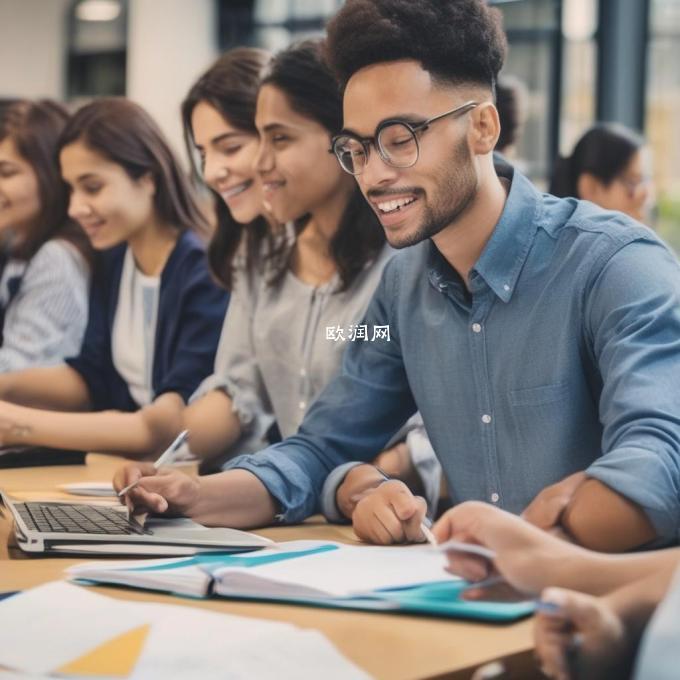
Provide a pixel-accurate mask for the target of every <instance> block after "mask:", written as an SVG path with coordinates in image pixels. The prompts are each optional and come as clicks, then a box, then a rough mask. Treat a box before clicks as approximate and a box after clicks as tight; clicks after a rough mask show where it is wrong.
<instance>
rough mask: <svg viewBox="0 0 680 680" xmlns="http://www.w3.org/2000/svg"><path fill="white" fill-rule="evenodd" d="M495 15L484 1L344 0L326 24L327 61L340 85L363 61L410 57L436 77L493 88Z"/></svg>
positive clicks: (498, 50)
mask: <svg viewBox="0 0 680 680" xmlns="http://www.w3.org/2000/svg"><path fill="white" fill-rule="evenodd" d="M501 19H502V15H501V13H500V11H499V10H497V9H494V8H490V7H489V6H488V5H487V3H486V1H485V0H417V1H416V0H347V2H345V4H344V5H343V6H342V7H341V9H340V10H339V12H338V13H337V14H336V15H335V16H334V17H333V18H332V19H331V21H330V22H329V24H328V27H327V34H328V38H327V40H328V54H329V62H330V64H331V66H332V68H333V70H334V71H335V73H336V75H337V77H338V79H339V80H340V83H341V84H342V86H343V87H344V86H345V85H346V84H347V81H348V80H349V79H350V78H351V77H352V75H354V74H355V73H356V72H357V71H359V70H360V69H362V68H364V67H365V66H370V65H372V64H378V63H382V62H386V61H397V60H399V59H413V60H415V61H417V62H420V64H421V65H422V67H423V68H424V69H425V70H426V71H428V72H429V73H430V74H431V75H432V76H433V77H434V78H435V79H437V80H440V81H443V82H446V83H450V84H454V85H458V84H461V83H475V84H480V85H485V86H488V87H490V88H491V89H493V87H494V85H495V82H496V80H497V76H498V72H499V71H500V70H501V68H502V66H503V61H504V60H505V53H506V50H507V42H506V39H505V34H504V32H503V29H502V21H501Z"/></svg>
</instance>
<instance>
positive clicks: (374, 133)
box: [116, 0, 680, 550]
mask: <svg viewBox="0 0 680 680" xmlns="http://www.w3.org/2000/svg"><path fill="white" fill-rule="evenodd" d="M328 48H329V56H330V61H331V64H332V66H333V67H334V68H335V70H336V72H337V73H338V76H339V79H340V82H341V84H342V86H343V87H344V129H343V130H342V131H341V132H340V133H339V134H338V135H337V136H335V137H334V139H333V141H332V149H333V152H334V153H336V155H337V156H338V160H339V162H340V163H341V165H342V167H343V168H344V169H345V170H347V171H348V172H350V173H352V174H353V175H355V176H356V179H357V182H358V184H359V187H360V188H361V190H362V192H363V193H364V195H365V197H366V199H367V200H368V201H369V203H370V204H371V206H373V208H374V210H375V212H376V214H377V215H378V217H379V219H380V221H381V223H382V225H383V228H384V229H385V233H386V235H387V238H388V240H389V242H390V243H391V245H393V246H394V247H395V248H403V249H404V250H403V252H401V253H399V254H398V255H397V256H395V257H394V258H393V260H392V261H391V262H390V264H388V266H387V268H386V270H385V272H384V275H383V278H382V282H381V284H380V286H379V288H378V290H377V292H376V294H375V297H374V299H373V301H372V303H371V305H370V307H369V310H368V312H367V315H366V318H365V320H364V324H366V325H367V326H368V327H369V328H370V327H373V328H375V327H380V328H388V329H389V333H388V334H386V335H385V334H382V335H381V337H380V338H378V339H375V340H371V341H368V340H366V341H362V342H348V343H347V352H346V355H345V361H344V365H343V370H342V373H341V375H340V376H339V377H337V378H336V379H335V380H334V381H332V382H331V383H330V385H329V386H328V387H327V389H326V390H325V391H324V392H323V394H322V395H321V396H320V397H319V399H318V400H317V401H316V402H315V404H314V405H313V406H312V407H311V409H310V411H309V413H308V415H307V417H306V418H305V420H304V422H303V424H302V426H301V428H300V430H299V432H298V434H297V435H295V436H293V437H291V438H289V439H287V440H285V441H283V442H281V443H280V444H277V445H275V446H272V447H270V448H268V449H266V450H264V451H261V452H259V453H258V454H255V455H253V456H241V457H238V458H236V459H234V460H233V461H231V462H230V464H229V468H230V469H229V470H227V471H225V472H222V473H220V474H218V475H214V476H211V477H204V478H201V479H200V480H196V479H191V478H189V477H181V476H179V475H178V474H177V473H173V474H170V475H163V476H156V477H154V476H149V477H148V478H145V479H144V480H143V481H142V483H141V484H140V485H139V486H138V487H136V489H135V491H134V494H133V495H131V499H130V500H131V501H132V502H134V503H135V504H138V505H142V506H146V507H149V508H151V509H153V510H156V511H165V510H168V509H169V510H170V511H174V512H181V513H186V514H189V515H191V516H192V517H194V518H195V519H197V521H200V522H203V523H206V524H224V525H230V526H238V527H244V526H256V525H262V524H267V523H270V522H272V521H274V520H275V519H277V520H279V521H285V522H298V521H301V520H302V519H304V518H305V517H307V516H308V515H310V514H312V513H313V512H315V511H317V509H318V508H319V506H320V502H321V487H322V485H323V483H324V480H326V479H327V478H328V481H327V487H329V485H330V488H331V489H332V491H333V492H334V486H333V484H337V482H338V473H337V470H336V471H335V472H333V474H332V475H331V476H330V477H329V473H331V471H333V469H334V468H335V467H336V466H338V465H339V464H343V463H347V464H350V462H351V461H365V460H368V459H369V458H370V456H371V455H372V453H373V452H374V451H376V450H380V448H381V447H382V446H383V445H384V443H385V442H386V441H387V440H388V439H389V438H390V436H391V435H392V434H393V433H394V432H395V431H396V430H397V429H398V427H399V425H400V424H401V423H402V422H404V421H405V420H406V419H407V418H408V417H409V416H410V415H411V414H412V413H413V412H415V410H416V409H418V410H420V412H421V414H422V416H423V419H424V421H425V425H426V428H427V431H428V433H429V435H430V438H431V441H432V444H433V446H434V449H435V451H436V452H437V455H438V457H439V459H440V462H441V464H442V467H443V469H444V473H445V475H446V478H447V481H448V484H449V490H450V493H451V496H452V500H453V502H454V503H459V502H461V501H464V500H469V499H478V500H485V501H487V502H489V503H492V504H494V505H496V506H498V507H502V508H505V509H507V510H510V511H512V512H515V513H521V512H523V511H524V512H525V514H527V515H529V516H530V518H531V519H534V521H536V522H537V523H539V524H542V525H544V526H551V525H557V524H560V523H561V526H562V528H563V529H565V530H566V531H567V532H568V533H570V534H571V537H572V538H574V539H575V540H577V541H579V542H582V543H584V544H587V545H590V546H592V547H596V548H603V549H604V548H607V549H619V550H624V549H627V548H632V547H634V546H638V545H641V544H644V543H647V542H649V541H651V540H653V539H659V540H665V541H671V540H677V533H678V518H680V498H679V496H678V489H680V390H678V388H677V386H678V384H680V380H679V378H680V305H679V301H680V270H679V268H678V264H677V262H676V260H675V258H674V256H673V255H672V254H671V253H670V252H669V251H668V249H667V248H666V247H665V246H664V245H663V244H662V243H661V242H660V241H659V240H658V239H657V238H656V237H655V236H654V235H653V234H652V233H651V232H650V231H649V230H647V229H645V228H644V227H643V226H642V225H639V224H638V223H636V222H634V221H632V220H630V219H628V218H626V217H624V216H622V215H620V214H617V213H606V212H603V211H601V210H598V209H596V208H595V207H594V206H592V205H591V204H588V203H579V202H577V201H574V200H559V199H556V198H554V197H551V196H548V195H544V194H541V193H539V192H538V191H537V190H536V189H535V188H534V187H533V186H532V185H531V184H530V183H529V182H528V180H527V179H526V178H524V177H523V176H522V175H521V174H520V173H519V172H517V171H515V172H514V173H512V172H510V173H509V175H508V176H507V177H499V175H498V174H497V172H496V169H495V168H494V164H493V156H492V152H493V148H494V145H495V142H496V140H497V138H498V134H499V123H498V114H497V112H496V109H495V107H494V104H493V99H494V94H493V92H494V83H495V81H496V78H497V75H498V72H499V71H500V69H501V67H502V64H503V59H504V54H505V39H504V36H503V33H502V30H501V27H500V21H499V13H498V12H497V11H496V10H492V9H489V8H488V7H487V5H486V3H485V2H483V1H482V0H420V1H419V2H412V0H348V1H347V2H346V3H345V5H344V6H343V8H342V9H341V10H340V12H339V13H338V14H337V16H336V17H335V18H334V19H333V20H332V21H331V23H330V25H329V28H328ZM340 469H341V470H343V469H342V468H340ZM345 472H347V470H346V468H345V469H344V470H343V474H344V473H345ZM141 474H149V475H152V474H153V471H152V469H151V466H146V467H142V466H134V467H132V468H128V469H127V470H126V471H123V472H121V473H119V475H118V476H117V479H116V485H117V486H122V485H124V484H126V483H129V482H131V481H134V480H135V479H136V478H137V477H139V476H140V475H141ZM163 477H165V479H163ZM561 480H562V481H561ZM383 482H384V478H383V476H382V475H381V473H380V471H378V470H376V469H375V468H372V467H371V466H368V465H361V466H357V467H356V468H355V469H352V470H350V471H349V473H348V474H347V478H346V479H345V482H344V484H343V486H342V487H341V489H340V491H339V493H338V505H339V509H340V511H342V512H343V513H344V514H346V515H350V514H352V513H353V514H354V515H355V527H356V528H357V530H358V532H359V533H360V534H361V535H362V536H363V537H365V538H369V539H371V540H374V541H378V542H391V541H402V540H421V539H422V534H421V531H420V522H421V520H422V518H423V516H424V507H423V503H422V501H421V500H419V499H416V498H414V497H412V496H411V495H410V493H409V492H408V491H407V489H406V488H405V487H404V486H403V485H400V483H399V482H396V481H388V482H384V483H383ZM347 485H349V487H350V489H349V492H348V493H346V494H345V496H344V497H343V493H342V492H343V488H345V490H347V489H346V487H347ZM333 495H334V493H332V494H331V501H332V500H333V498H332V496H333ZM358 496H361V497H362V498H361V500H360V501H359V503H358V504H357V500H358ZM326 501H327V502H328V496H326ZM358 516H360V517H361V518H363V519H362V522H361V523H358V522H357V519H358Z"/></svg>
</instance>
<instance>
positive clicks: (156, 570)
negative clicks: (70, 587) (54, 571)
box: [67, 541, 534, 622]
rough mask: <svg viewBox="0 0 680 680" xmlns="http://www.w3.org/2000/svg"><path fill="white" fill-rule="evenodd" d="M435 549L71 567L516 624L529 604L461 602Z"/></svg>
mask: <svg viewBox="0 0 680 680" xmlns="http://www.w3.org/2000/svg"><path fill="white" fill-rule="evenodd" d="M445 564H446V560H445V557H444V555H443V554H442V553H441V552H439V551H437V550H436V549H433V548H431V547H429V546H389V547H385V546H351V545H343V544H340V543H331V542H319V541H291V542H284V543H279V544H277V545H276V546H275V547H272V548H265V549H264V550H259V551H257V553H250V554H241V555H214V554H213V555H196V556H194V557H191V558H183V559H170V560H167V559H166V560H151V561H134V562H94V563H92V562H89V563H86V564H81V565H76V566H74V567H71V568H70V569H69V570H68V572H67V573H68V575H69V576H70V578H71V579H73V580H76V581H78V582H81V583H83V582H84V583H98V584H112V585H114V584H115V585H122V586H129V587H134V588H144V589H148V590H158V591H164V592H170V593H174V594H178V595H184V596H188V597H198V598H204V597H210V596H217V597H226V598H234V599H247V600H267V601H271V602H287V603H295V604H304V605H313V606H323V607H336V608H346V609H361V610H374V611H382V612H403V613H414V614H425V615H433V616H446V617H456V618H469V619H479V620H486V621H497V622H502V621H514V620H516V619H519V618H522V617H524V616H528V615H530V614H531V613H532V612H533V611H534V604H533V602H531V601H526V602H488V601H484V602H477V601H474V602H473V601H467V600H464V599H461V597H460V596H461V593H462V591H463V590H464V589H465V588H466V587H467V586H468V585H469V584H468V583H467V582H466V581H463V580H461V579H458V578H455V577H452V576H451V575H449V574H448V573H447V572H446V571H445V570H444V566H445Z"/></svg>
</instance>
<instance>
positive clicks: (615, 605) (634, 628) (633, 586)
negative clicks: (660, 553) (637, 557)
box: [605, 551, 677, 650]
mask: <svg viewBox="0 0 680 680" xmlns="http://www.w3.org/2000/svg"><path fill="white" fill-rule="evenodd" d="M676 552H677V551H676ZM676 569H677V561H676V563H672V562H671V561H670V560H669V561H668V562H667V563H666V564H665V565H663V566H661V567H660V568H657V569H656V570H654V571H652V572H651V573H649V572H648V573H647V574H646V575H645V576H644V577H641V578H639V579H637V580H635V581H633V582H631V583H628V584H627V585H625V586H623V587H621V588H618V589H617V590H615V591H613V592H612V593H610V594H609V595H607V596H606V597H605V600H606V601H607V603H608V604H609V606H610V607H611V609H612V610H613V611H614V612H616V613H617V614H618V616H619V618H620V619H621V621H622V622H623V624H624V626H625V630H626V636H627V637H628V641H629V647H630V648H631V649H633V650H634V649H637V647H638V644H639V641H640V638H641V637H642V633H643V632H644V630H645V628H646V627H647V624H648V623H649V620H650V618H651V617H652V614H654V612H655V610H656V608H657V606H658V605H659V603H660V602H661V600H663V598H664V597H665V596H666V593H667V592H668V588H669V586H670V583H671V580H672V579H673V575H674V574H675V572H676Z"/></svg>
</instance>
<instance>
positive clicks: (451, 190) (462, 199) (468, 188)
mask: <svg viewBox="0 0 680 680" xmlns="http://www.w3.org/2000/svg"><path fill="white" fill-rule="evenodd" d="M441 176H442V181H441V182H440V183H439V184H438V187H437V194H436V195H435V196H434V197H433V198H432V201H431V203H429V204H428V203H424V205H423V221H422V222H421V224H420V225H418V227H417V228H416V229H415V231H413V232H412V233H410V234H406V235H405V236H404V238H402V239H401V240H399V241H398V242H396V243H395V242H393V241H390V245H391V246H392V247H393V248H398V249H401V248H408V247H409V246H414V245H416V243H420V242H421V241H424V240H425V239H427V238H432V237H433V236H435V235H436V234H438V233H439V232H440V231H442V230H443V229H445V228H446V227H448V226H449V225H450V224H453V223H454V222H455V221H456V220H457V219H458V217H460V215H461V214H462V213H463V212H465V210H466V209H467V208H468V206H469V205H470V204H471V203H472V201H473V200H474V198H475V196H476V195H477V175H476V174H475V172H474V170H473V168H472V159H471V156H470V151H469V149H468V147H467V143H466V140H465V139H462V140H461V142H460V144H459V145H458V147H457V148H456V150H455V152H454V155H453V159H449V160H447V162H446V165H445V166H444V167H443V168H442V169H441ZM420 200H424V199H420Z"/></svg>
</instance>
